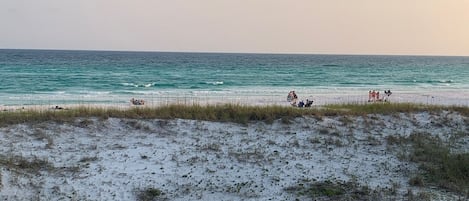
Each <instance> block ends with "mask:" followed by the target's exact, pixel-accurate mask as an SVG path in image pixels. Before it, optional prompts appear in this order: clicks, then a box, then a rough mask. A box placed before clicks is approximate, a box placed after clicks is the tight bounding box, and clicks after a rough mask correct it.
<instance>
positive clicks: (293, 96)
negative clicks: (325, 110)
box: [287, 91, 313, 107]
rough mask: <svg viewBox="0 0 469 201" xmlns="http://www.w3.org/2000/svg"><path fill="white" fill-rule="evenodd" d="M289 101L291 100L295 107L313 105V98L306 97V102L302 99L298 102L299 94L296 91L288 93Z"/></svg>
mask: <svg viewBox="0 0 469 201" xmlns="http://www.w3.org/2000/svg"><path fill="white" fill-rule="evenodd" d="M287 101H288V102H290V104H291V105H292V106H294V107H311V105H313V100H308V99H306V102H304V101H303V100H301V101H300V102H298V104H297V103H296V102H297V101H298V95H296V92H295V91H290V92H289V93H288V96H287Z"/></svg>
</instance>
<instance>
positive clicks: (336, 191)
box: [284, 180, 396, 200]
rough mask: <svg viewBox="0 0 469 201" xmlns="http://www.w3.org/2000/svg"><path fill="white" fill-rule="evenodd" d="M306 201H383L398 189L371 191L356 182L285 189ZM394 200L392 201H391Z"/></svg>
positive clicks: (327, 183) (315, 184) (325, 182)
mask: <svg viewBox="0 0 469 201" xmlns="http://www.w3.org/2000/svg"><path fill="white" fill-rule="evenodd" d="M284 190H285V191H286V192H288V193H291V194H293V195H295V196H296V197H297V198H301V199H304V200H382V199H383V198H390V197H394V196H395V194H396V192H395V191H396V189H392V188H391V189H387V188H386V189H381V188H377V189H375V190H372V189H370V188H369V187H368V186H367V185H360V184H358V183H357V182H356V181H349V182H341V181H337V182H336V181H330V180H326V181H316V182H311V181H309V182H308V181H299V182H298V184H297V185H294V186H290V187H287V188H285V189H284ZM297 200H298V199H297ZM391 200H392V199H391Z"/></svg>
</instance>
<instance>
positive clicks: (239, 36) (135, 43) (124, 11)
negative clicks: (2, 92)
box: [0, 0, 469, 56]
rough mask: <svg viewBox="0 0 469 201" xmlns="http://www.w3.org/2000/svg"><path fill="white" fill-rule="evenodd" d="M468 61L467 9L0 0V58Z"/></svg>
mask: <svg viewBox="0 0 469 201" xmlns="http://www.w3.org/2000/svg"><path fill="white" fill-rule="evenodd" d="M4 48H7V49H10V48H13V49H72V50H135V51H171V52H244V53H311V54H393V55H395V54H398V55H465V56H469V0H0V49H4Z"/></svg>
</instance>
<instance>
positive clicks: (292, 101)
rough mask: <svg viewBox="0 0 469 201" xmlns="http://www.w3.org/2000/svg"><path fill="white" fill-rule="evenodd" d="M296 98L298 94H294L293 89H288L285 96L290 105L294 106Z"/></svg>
mask: <svg viewBox="0 0 469 201" xmlns="http://www.w3.org/2000/svg"><path fill="white" fill-rule="evenodd" d="M297 100H298V96H297V95H296V93H295V91H290V92H289V93H288V96H287V101H288V102H290V104H291V105H292V106H296V101H297Z"/></svg>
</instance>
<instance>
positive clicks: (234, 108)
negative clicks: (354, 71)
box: [0, 103, 469, 126]
mask: <svg viewBox="0 0 469 201" xmlns="http://www.w3.org/2000/svg"><path fill="white" fill-rule="evenodd" d="M442 110H451V111H457V112H459V113H461V114H462V115H465V116H468V115H469V108H468V107H455V106H434V105H421V104H411V103H393V104H336V105H325V106H321V107H312V108H295V107H287V106H276V105H272V106H248V105H237V104H225V105H184V104H179V105H166V106H161V107H132V108H128V109H117V108H97V107H76V108H71V109H67V110H19V111H3V112H0V126H6V125H11V124H18V123H34V122H44V121H58V122H65V121H72V120H74V119H75V118H77V117H98V118H110V117H113V118H130V119H154V118H158V119H175V118H181V119H195V120H207V121H219V122H235V123H243V124H244V123H247V122H249V121H265V122H272V121H274V120H277V119H282V120H285V121H284V122H288V120H289V119H293V118H295V117H300V116H319V117H320V116H336V115H366V114H393V113H412V112H422V111H427V112H438V111H442Z"/></svg>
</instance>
